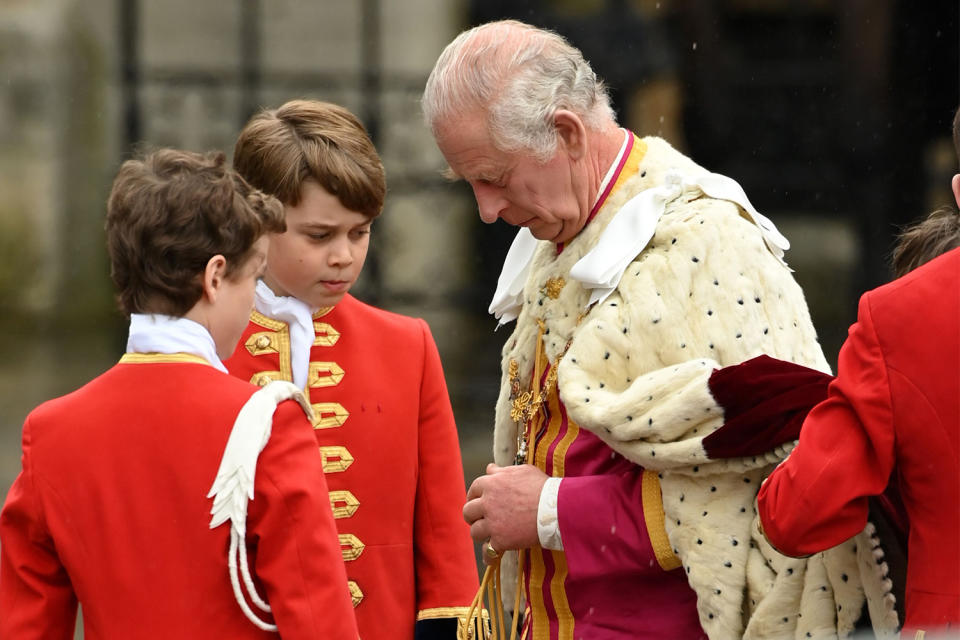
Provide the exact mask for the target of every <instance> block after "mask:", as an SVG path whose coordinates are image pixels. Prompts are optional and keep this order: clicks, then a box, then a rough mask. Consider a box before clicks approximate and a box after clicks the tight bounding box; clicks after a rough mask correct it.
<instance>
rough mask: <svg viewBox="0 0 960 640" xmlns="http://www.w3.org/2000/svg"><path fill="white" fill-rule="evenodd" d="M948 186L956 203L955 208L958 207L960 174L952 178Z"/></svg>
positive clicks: (959, 203) (959, 201) (959, 204)
mask: <svg viewBox="0 0 960 640" xmlns="http://www.w3.org/2000/svg"><path fill="white" fill-rule="evenodd" d="M950 184H951V186H952V187H953V197H954V198H955V199H956V201H957V206H958V207H960V173H958V174H957V175H955V176H953V182H951V183H950Z"/></svg>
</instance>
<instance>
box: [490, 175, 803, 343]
mask: <svg viewBox="0 0 960 640" xmlns="http://www.w3.org/2000/svg"><path fill="white" fill-rule="evenodd" d="M687 189H698V190H699V191H701V192H702V193H704V194H705V195H707V196H709V197H711V198H715V199H718V200H728V201H730V202H733V203H736V204H737V205H739V206H740V207H741V208H742V209H743V210H744V211H745V212H746V213H747V215H748V216H749V217H750V220H751V221H752V222H753V223H754V224H756V225H757V227H759V229H760V233H761V234H762V235H763V240H764V243H765V244H766V245H767V248H768V249H769V250H770V252H771V253H773V255H774V256H776V258H777V259H778V260H779V261H780V263H781V264H783V265H784V266H786V262H784V260H783V255H784V252H785V251H787V250H788V249H789V248H790V243H789V242H788V241H787V239H786V238H785V237H784V236H783V235H782V234H781V233H780V232H779V231H778V230H777V228H776V226H774V224H773V222H771V221H770V220H769V219H768V218H767V217H765V216H763V215H761V214H760V213H759V212H758V211H757V210H756V209H755V208H754V207H753V205H752V204H751V203H750V200H749V199H748V198H747V194H746V193H744V191H743V188H742V187H741V186H740V185H739V184H738V183H737V181H736V180H733V179H732V178H728V177H726V176H723V175H720V174H718V173H707V174H701V175H696V176H684V175H682V174H681V173H680V172H679V171H677V170H671V171H669V172H668V173H667V175H666V177H665V179H664V182H663V184H662V185H660V186H658V187H651V188H649V189H645V190H643V191H641V192H640V193H639V194H637V195H636V196H634V197H633V198H631V199H630V200H628V201H627V203H626V204H625V205H623V207H621V208H620V210H619V211H617V213H616V214H615V215H614V216H613V218H612V220H611V221H610V223H609V224H608V225H607V227H606V228H605V229H604V230H603V233H602V234H601V235H600V239H599V240H598V241H597V244H596V245H595V246H594V247H593V249H591V250H590V251H589V252H588V253H587V254H586V255H585V256H584V257H583V258H581V259H580V260H579V261H578V262H577V263H576V264H575V265H574V266H573V268H572V269H571V270H570V277H571V278H573V279H574V280H577V281H579V282H580V283H581V284H582V285H583V286H584V287H586V288H588V289H591V290H592V291H591V293H590V299H589V301H588V303H587V306H588V307H589V306H590V305H591V304H594V303H595V302H601V301H603V300H604V299H606V297H607V296H609V295H610V294H611V293H612V292H613V291H614V289H616V287H617V285H618V284H619V282H620V278H621V277H622V276H623V272H624V271H626V268H627V266H628V265H629V264H630V263H631V262H632V261H633V260H634V258H636V257H637V256H638V255H639V254H640V252H641V251H643V249H644V248H645V247H646V246H647V243H649V242H650V238H652V237H653V234H654V232H655V231H656V228H657V223H658V222H659V220H660V216H661V215H662V214H663V211H664V209H665V208H666V205H667V203H668V202H670V201H672V200H673V199H674V198H676V197H678V196H679V195H680V194H681V193H683V192H684V190H687ZM536 247H537V241H536V239H535V238H533V235H532V234H530V231H529V230H528V229H526V228H524V229H521V230H520V232H519V233H518V234H517V237H516V238H515V239H514V241H513V244H512V245H511V246H510V251H509V252H508V253H507V259H506V261H505V262H504V265H503V270H502V271H501V273H500V278H499V279H498V280H497V291H496V293H495V294H494V297H493V301H492V302H491V303H490V313H491V314H493V315H494V316H496V318H497V319H498V320H499V324H498V326H499V325H502V324H506V323H508V322H510V321H511V320H514V319H516V317H517V316H518V315H519V314H520V309H521V307H522V306H523V285H524V284H525V282H526V279H527V273H528V272H529V270H530V263H531V261H532V260H533V254H534V252H535V250H536Z"/></svg>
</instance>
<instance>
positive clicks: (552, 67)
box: [421, 20, 616, 161]
mask: <svg viewBox="0 0 960 640" xmlns="http://www.w3.org/2000/svg"><path fill="white" fill-rule="evenodd" d="M421 104H422V107H423V115H424V120H425V121H426V123H427V126H428V127H430V129H431V130H432V131H433V132H434V134H436V132H437V126H438V124H439V123H441V122H444V121H446V120H447V119H448V118H450V117H452V116H455V115H458V114H464V113H469V112H471V111H477V110H481V109H482V110H485V111H486V116H487V128H488V131H489V133H490V136H491V139H492V141H493V144H494V145H495V146H496V147H497V148H499V149H500V150H502V151H507V152H513V151H520V150H524V151H529V152H530V153H532V154H533V155H534V156H536V157H537V158H538V159H539V160H541V161H546V160H547V159H549V158H550V157H551V156H552V155H553V154H554V152H555V151H556V149H557V131H556V128H555V127H554V126H553V115H554V113H556V111H557V110H558V109H567V110H569V111H572V112H573V113H575V114H577V115H578V116H579V117H580V118H581V119H582V120H583V123H584V126H585V127H586V128H587V129H591V130H594V131H598V130H601V129H603V128H604V127H605V126H607V125H609V124H611V123H614V124H615V123H616V118H615V116H614V113H613V109H612V108H611V106H610V96H609V95H608V93H607V89H606V87H605V86H604V84H603V82H602V81H601V80H600V79H599V78H597V75H596V73H594V71H593V69H591V68H590V65H589V63H587V61H586V60H584V58H583V54H582V53H580V51H579V50H578V49H577V48H575V47H573V46H572V45H570V43H568V42H567V41H566V40H565V39H564V38H563V37H562V36H560V35H559V34H557V33H554V32H552V31H547V30H545V29H539V28H537V27H533V26H531V25H528V24H525V23H523V22H518V21H516V20H502V21H499V22H490V23H487V24H483V25H480V26H478V27H474V28H473V29H469V30H467V31H464V32H463V33H461V34H460V35H459V36H457V37H456V39H454V40H453V42H451V43H450V44H449V45H447V48H446V49H444V50H443V53H441V54H440V58H439V59H438V60H437V63H436V65H435V66H434V68H433V71H432V72H431V73H430V77H429V78H428V79H427V84H426V87H425V89H424V92H423V99H422V103H421Z"/></svg>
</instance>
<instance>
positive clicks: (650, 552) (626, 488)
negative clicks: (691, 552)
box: [557, 467, 680, 579]
mask: <svg viewBox="0 0 960 640" xmlns="http://www.w3.org/2000/svg"><path fill="white" fill-rule="evenodd" d="M644 482H646V483H648V484H647V486H646V487H644ZM644 489H646V491H645V490H644ZM557 498H558V499H557V517H558V520H559V522H560V538H561V539H562V540H563V551H564V554H565V555H566V558H567V565H568V567H569V571H570V574H571V575H574V574H576V575H577V576H580V577H583V578H587V577H594V578H598V579H599V578H602V577H603V576H605V575H610V574H613V573H635V574H653V573H662V572H663V570H664V569H673V568H676V567H678V566H680V563H679V561H678V560H677V559H676V556H674V555H673V550H672V549H671V548H670V543H669V541H668V540H667V533H666V530H665V529H664V526H663V501H662V498H661V496H660V484H659V482H657V480H656V474H653V473H645V472H644V470H643V469H642V468H640V467H636V469H635V470H631V471H628V472H624V473H620V474H609V475H593V476H578V477H568V478H564V479H563V480H562V481H561V482H560V492H559V494H558V496H557ZM585 513H588V514H590V517H587V518H584V517H582V514H585ZM648 513H649V514H650V516H651V517H649V518H648V517H647V514H648ZM658 516H659V517H658ZM648 520H649V522H648ZM648 527H649V528H648Z"/></svg>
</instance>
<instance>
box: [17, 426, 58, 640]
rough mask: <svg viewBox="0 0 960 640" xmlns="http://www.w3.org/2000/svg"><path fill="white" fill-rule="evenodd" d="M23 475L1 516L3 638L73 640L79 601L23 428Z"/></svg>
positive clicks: (27, 428) (26, 433) (20, 476)
mask: <svg viewBox="0 0 960 640" xmlns="http://www.w3.org/2000/svg"><path fill="white" fill-rule="evenodd" d="M22 462H23V470H22V471H21V472H20V475H19V476H17V479H16V481H14V483H13V486H12V487H11V488H10V493H8V494H7V500H6V503H5V504H4V506H3V512H2V513H0V638H17V640H21V639H24V640H29V639H31V638H38V639H43V640H48V639H54V640H56V639H57V638H64V639H66V640H70V639H72V638H73V631H74V627H75V625H76V617H77V598H76V595H75V594H74V592H73V587H72V585H71V583H70V578H69V576H68V575H67V571H66V569H65V568H64V567H63V565H62V564H61V563H60V558H59V557H58V555H57V550H56V548H55V547H54V544H53V539H52V538H51V536H50V533H49V531H48V530H47V524H46V521H45V517H44V513H43V504H42V501H41V499H40V496H39V494H38V491H37V486H36V485H37V482H38V478H37V476H36V474H35V473H34V470H33V468H32V465H31V460H30V419H29V418H27V422H26V423H25V424H24V426H23V459H22Z"/></svg>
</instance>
